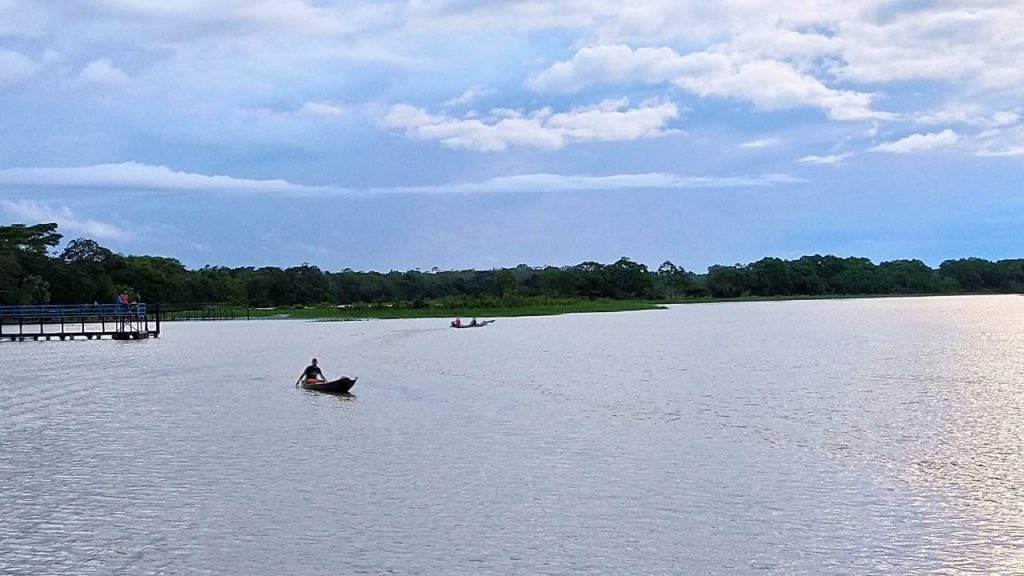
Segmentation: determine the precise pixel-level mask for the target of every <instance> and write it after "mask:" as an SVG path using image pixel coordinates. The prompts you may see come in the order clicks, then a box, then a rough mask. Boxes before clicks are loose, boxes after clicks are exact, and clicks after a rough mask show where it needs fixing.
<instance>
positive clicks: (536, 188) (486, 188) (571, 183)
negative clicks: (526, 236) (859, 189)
mask: <svg viewBox="0 0 1024 576" xmlns="http://www.w3.org/2000/svg"><path fill="white" fill-rule="evenodd" d="M803 182H804V180H802V179H800V178H795V177H793V176H790V175H788V174H762V175H760V176H683V175H679V174H666V173H662V172H650V173H646V174H614V175H609V176H593V175H585V174H575V175H563V174H521V175H517V176H500V177H496V178H491V179H489V180H485V181H482V182H473V183H464V184H447V185H443V186H437V187H432V186H417V187H414V188H396V189H395V191H413V190H416V191H421V192H437V193H473V192H568V191H596V190H637V189H649V190H671V189H696V188H761V187H769V186H776V185H781V184H799V183H803Z"/></svg>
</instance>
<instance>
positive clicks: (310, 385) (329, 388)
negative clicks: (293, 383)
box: [299, 376, 359, 394]
mask: <svg viewBox="0 0 1024 576" xmlns="http://www.w3.org/2000/svg"><path fill="white" fill-rule="evenodd" d="M358 379H359V377H358V376H356V377H355V378H348V377H342V378H338V379H337V380H331V381H330V382H311V381H307V380H303V381H302V382H300V383H299V385H300V386H302V387H303V388H305V389H306V390H316V391H317V392H330V393H332V394H344V393H346V392H348V391H349V390H351V389H352V386H354V385H355V383H356V380H358Z"/></svg>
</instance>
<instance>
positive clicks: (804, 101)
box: [529, 45, 894, 120]
mask: <svg viewBox="0 0 1024 576" xmlns="http://www.w3.org/2000/svg"><path fill="white" fill-rule="evenodd" d="M599 82H611V83H628V82H644V83H651V84H659V83H671V84H674V85H675V86H677V87H679V88H682V89H684V90H687V91H689V92H692V93H694V94H697V95H698V96H703V97H708V96H715V97H721V98H734V99H740V100H746V101H749V102H751V103H753V104H754V106H755V107H757V108H759V109H762V110H780V109H786V108H796V107H800V106H812V107H816V108H821V109H823V110H826V111H827V112H828V114H829V116H830V117H832V118H833V119H836V120H864V119H870V118H880V119H885V118H893V117H894V115H893V114H890V113H886V112H880V111H875V110H872V109H871V101H872V98H873V96H872V95H871V94H868V93H864V92H856V91H853V90H836V89H832V88H829V87H828V86H826V85H825V84H823V83H822V82H821V81H819V80H818V79H816V78H815V77H813V76H811V75H809V74H805V73H802V72H800V71H798V70H796V69H795V68H793V67H792V66H791V65H790V64H787V63H785V62H781V61H777V60H767V59H758V58H753V57H750V56H748V55H744V54H739V53H732V54H726V53H717V52H693V53H689V54H685V55H681V54H679V53H677V52H676V51H675V50H672V49H671V48H665V47H661V48H637V49H635V50H634V49H633V48H630V47H629V46H625V45H615V46H593V47H587V48H583V49H581V50H579V51H578V52H576V54H575V55H574V56H573V58H572V59H571V60H568V61H563V62H558V63H555V64H553V65H552V66H550V67H548V68H547V69H546V70H543V71H541V72H540V73H538V74H537V75H536V76H534V77H533V78H532V79H531V80H530V81H529V86H530V87H532V88H534V89H535V90H540V91H557V92H570V93H571V92H578V91H580V90H582V89H583V88H585V87H588V86H590V85H591V84H595V83H599Z"/></svg>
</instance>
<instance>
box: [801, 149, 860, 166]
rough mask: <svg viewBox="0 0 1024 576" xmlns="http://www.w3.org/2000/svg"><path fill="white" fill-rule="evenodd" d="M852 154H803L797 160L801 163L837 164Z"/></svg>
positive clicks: (817, 164)
mask: <svg viewBox="0 0 1024 576" xmlns="http://www.w3.org/2000/svg"><path fill="white" fill-rule="evenodd" d="M851 156H853V154H852V153H850V152H844V153H842V154H829V155H828V156H814V155H811V156H804V157H803V158H801V159H799V160H797V162H799V163H801V164H812V165H816V166H838V165H839V164H842V163H843V162H845V161H846V160H847V159H848V158H850V157H851Z"/></svg>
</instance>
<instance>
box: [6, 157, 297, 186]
mask: <svg viewBox="0 0 1024 576" xmlns="http://www.w3.org/2000/svg"><path fill="white" fill-rule="evenodd" d="M18 187H37V188H55V189H61V188H78V189H83V188H85V189H97V188H99V189H106V190H110V189H114V190H164V191H181V192H188V191H217V192H244V193H250V194H272V193H278V194H282V193H292V192H302V191H304V190H306V187H304V186H301V185H297V184H292V183H290V182H287V181H284V180H249V179H244V178H232V177H230V176H207V175H204V174H194V173H190V172H180V171H176V170H171V169H170V168H167V167H166V166H150V165H147V164H140V163H137V162H124V163H121V164H96V165H92V166H78V167H70V168H7V169H3V170H0V188H18Z"/></svg>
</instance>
